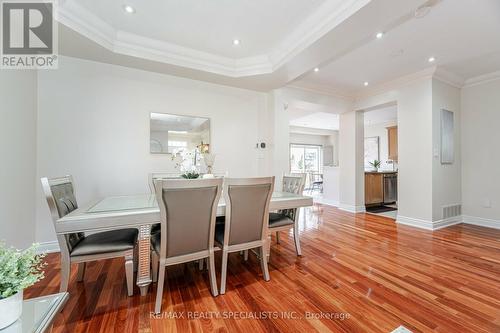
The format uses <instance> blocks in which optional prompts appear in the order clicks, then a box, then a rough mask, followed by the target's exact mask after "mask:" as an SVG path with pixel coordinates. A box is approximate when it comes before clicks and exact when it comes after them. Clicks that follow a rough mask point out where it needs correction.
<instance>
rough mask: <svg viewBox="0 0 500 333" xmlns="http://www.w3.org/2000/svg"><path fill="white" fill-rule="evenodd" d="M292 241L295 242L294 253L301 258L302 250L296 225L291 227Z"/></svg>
mask: <svg viewBox="0 0 500 333" xmlns="http://www.w3.org/2000/svg"><path fill="white" fill-rule="evenodd" d="M293 239H294V241H295V252H297V255H298V256H301V255H302V250H301V249H300V239H299V226H298V225H297V224H295V226H294V227H293Z"/></svg>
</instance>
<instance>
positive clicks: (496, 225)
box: [462, 215, 500, 229]
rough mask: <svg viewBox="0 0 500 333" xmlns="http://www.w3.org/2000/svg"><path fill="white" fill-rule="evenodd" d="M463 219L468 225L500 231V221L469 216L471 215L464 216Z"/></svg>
mask: <svg viewBox="0 0 500 333" xmlns="http://www.w3.org/2000/svg"><path fill="white" fill-rule="evenodd" d="M462 219H463V223H466V224H473V225H477V226H481V227H487V228H493V229H500V220H492V219H485V218H483V217H477V216H469V215H463V216H462Z"/></svg>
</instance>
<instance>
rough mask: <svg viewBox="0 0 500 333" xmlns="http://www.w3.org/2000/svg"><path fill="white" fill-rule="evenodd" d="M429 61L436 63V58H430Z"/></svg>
mask: <svg viewBox="0 0 500 333" xmlns="http://www.w3.org/2000/svg"><path fill="white" fill-rule="evenodd" d="M428 61H429V62H434V61H436V58H434V57H430V58H429V59H428Z"/></svg>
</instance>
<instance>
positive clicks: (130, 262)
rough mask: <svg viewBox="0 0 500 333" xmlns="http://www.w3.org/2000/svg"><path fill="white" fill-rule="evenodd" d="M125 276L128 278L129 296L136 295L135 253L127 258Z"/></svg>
mask: <svg viewBox="0 0 500 333" xmlns="http://www.w3.org/2000/svg"><path fill="white" fill-rule="evenodd" d="M125 276H126V278H127V294H128V295H129V296H132V295H133V294H134V253H133V252H132V253H130V254H128V255H126V256H125Z"/></svg>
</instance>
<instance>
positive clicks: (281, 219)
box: [269, 213, 294, 228]
mask: <svg viewBox="0 0 500 333" xmlns="http://www.w3.org/2000/svg"><path fill="white" fill-rule="evenodd" d="M290 224H294V222H293V220H292V219H290V218H289V217H288V216H285V215H283V214H280V213H269V228H277V227H282V226H285V225H290Z"/></svg>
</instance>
